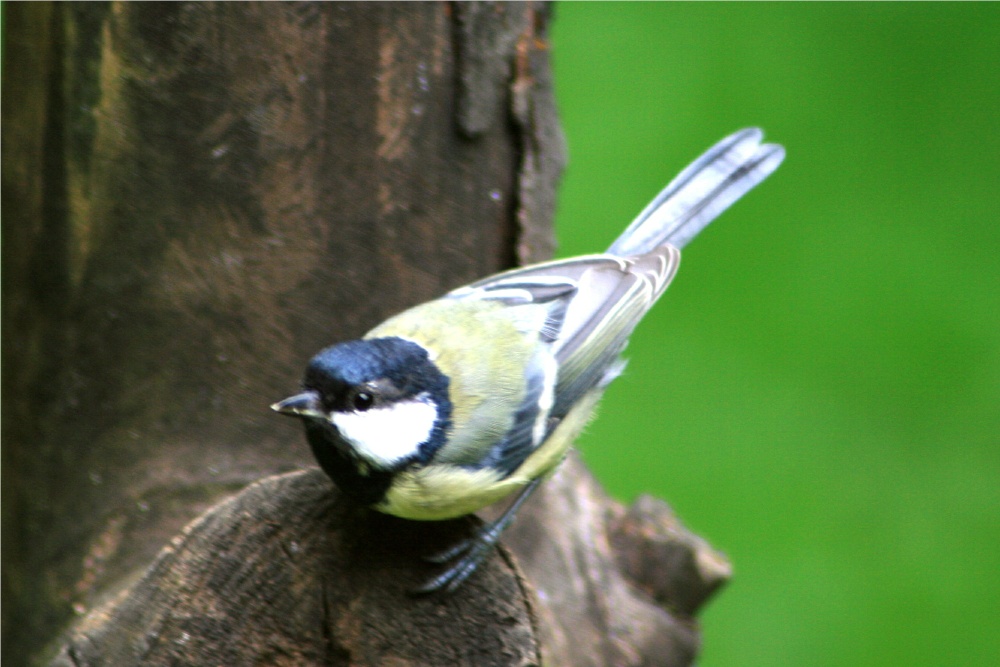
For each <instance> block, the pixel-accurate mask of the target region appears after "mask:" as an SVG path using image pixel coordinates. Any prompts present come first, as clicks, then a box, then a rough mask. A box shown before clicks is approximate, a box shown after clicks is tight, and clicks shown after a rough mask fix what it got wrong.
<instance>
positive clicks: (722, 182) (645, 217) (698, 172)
mask: <svg viewBox="0 0 1000 667" xmlns="http://www.w3.org/2000/svg"><path fill="white" fill-rule="evenodd" d="M763 138H764V133H763V132H762V131H761V130H760V129H758V128H749V129H746V130H741V131H739V132H736V133H735V134H732V135H730V136H728V137H726V138H725V139H723V140H722V141H720V142H719V143H717V144H715V145H714V146H712V147H711V148H710V149H708V150H707V151H705V153H704V154H702V155H701V157H699V158H698V159H697V160H695V161H694V162H692V163H691V164H690V165H689V166H688V167H687V168H686V169H685V170H684V171H682V172H681V173H680V174H679V175H678V176H677V177H676V178H675V179H674V180H672V181H671V182H670V183H669V184H668V185H667V187H665V188H664V189H663V190H662V191H661V192H660V194H659V195H657V196H656V198H655V199H653V201H651V202H650V203H649V205H648V206H646V208H645V209H643V211H642V213H640V214H639V215H638V216H637V217H636V219H635V220H633V221H632V224H630V225H629V226H628V228H627V229H626V230H625V231H624V232H622V234H621V235H620V236H619V237H618V238H617V239H616V240H615V242H614V243H613V244H611V247H610V248H608V254H611V255H621V256H626V257H627V256H629V255H641V254H644V253H647V252H650V251H651V250H652V249H653V248H656V247H657V246H659V245H662V244H663V243H669V244H670V245H672V246H674V247H676V248H683V247H684V246H685V245H687V244H688V242H689V241H690V240H691V239H693V238H694V237H695V236H697V235H698V233H699V232H701V230H702V229H704V228H705V227H706V226H707V225H708V223H710V222H712V220H714V219H715V218H716V217H718V216H719V214H721V213H722V212H723V211H725V210H726V209H727V208H729V206H730V205H732V204H733V203H734V202H735V201H736V200H737V199H739V198H740V197H742V196H743V195H745V194H746V193H747V192H749V191H750V190H751V189H753V187H754V186H756V185H757V184H758V183H760V182H761V181H763V180H764V179H765V178H767V177H768V176H769V175H770V174H771V173H772V172H773V171H774V170H775V169H777V168H778V166H779V165H780V164H781V161H782V160H783V159H784V158H785V149H784V148H782V147H781V146H779V145H777V144H762V143H761V141H762V139H763Z"/></svg>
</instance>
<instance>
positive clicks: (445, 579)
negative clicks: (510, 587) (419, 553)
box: [411, 526, 500, 595]
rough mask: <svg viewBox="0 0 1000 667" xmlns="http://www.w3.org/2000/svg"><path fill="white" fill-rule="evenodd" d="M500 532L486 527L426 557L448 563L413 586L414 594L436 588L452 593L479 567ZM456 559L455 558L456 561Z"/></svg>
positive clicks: (434, 591)
mask: <svg viewBox="0 0 1000 667" xmlns="http://www.w3.org/2000/svg"><path fill="white" fill-rule="evenodd" d="M499 538H500V531H496V530H494V527H493V526H488V527H487V528H486V529H485V530H482V531H480V532H479V533H477V534H476V535H475V536H474V537H470V538H468V539H465V540H462V541H460V542H458V543H457V544H455V545H454V546H452V547H450V548H448V549H446V550H444V551H442V552H440V553H436V554H432V555H430V556H426V557H425V559H424V560H426V561H428V562H430V563H435V564H437V565H443V564H445V563H451V565H449V566H448V568H447V569H446V570H445V571H444V572H442V573H440V574H438V575H436V576H435V577H432V578H431V579H430V580H428V581H427V582H426V583H424V584H423V585H421V586H419V587H417V588H415V589H413V590H412V591H411V594H413V595H429V594H431V593H437V592H439V591H442V592H445V593H452V592H454V591H455V589H457V588H458V587H459V586H461V585H462V583H463V582H464V581H465V580H466V579H468V578H469V577H470V576H471V575H472V573H473V572H475V571H476V568H478V567H479V565H480V563H482V562H483V561H484V560H485V559H486V557H487V556H489V553H490V551H491V550H492V549H493V548H494V547H495V546H496V543H497V541H498V540H499ZM456 559H458V560H456Z"/></svg>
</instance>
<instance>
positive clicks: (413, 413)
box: [331, 397, 437, 468]
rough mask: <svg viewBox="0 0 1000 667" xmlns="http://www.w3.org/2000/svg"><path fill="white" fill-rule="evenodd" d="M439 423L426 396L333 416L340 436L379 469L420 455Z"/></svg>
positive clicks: (433, 406) (433, 407)
mask: <svg viewBox="0 0 1000 667" xmlns="http://www.w3.org/2000/svg"><path fill="white" fill-rule="evenodd" d="M436 420H437V408H436V407H435V405H434V403H433V402H432V401H430V400H428V399H427V398H426V397H423V398H421V397H417V398H414V399H411V400H409V401H400V402H399V403H393V404H392V405H390V406H387V407H384V408H374V409H372V410H367V411H365V412H336V413H334V414H333V415H332V416H331V421H332V422H333V424H334V426H336V427H337V429H338V430H339V431H340V435H341V436H343V437H344V439H345V440H347V441H348V442H350V443H351V444H352V445H353V446H354V449H355V451H356V452H357V454H358V455H359V456H361V457H362V458H364V459H366V460H367V461H368V462H369V463H371V464H372V465H373V466H375V467H376V468H388V467H391V466H392V465H393V464H394V463H397V462H399V461H402V460H403V459H405V458H407V457H409V456H412V455H413V454H416V453H417V449H418V448H419V447H420V445H421V444H423V443H424V442H426V441H427V440H428V439H429V438H430V435H431V431H432V430H433V429H434V422H435V421H436Z"/></svg>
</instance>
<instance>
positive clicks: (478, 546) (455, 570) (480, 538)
mask: <svg viewBox="0 0 1000 667" xmlns="http://www.w3.org/2000/svg"><path fill="white" fill-rule="evenodd" d="M541 481H542V480H541V479H535V480H532V481H531V482H530V483H529V484H528V485H527V486H526V487H524V489H522V490H521V492H520V493H518V494H517V497H516V498H515V499H514V502H512V503H511V504H510V507H508V508H507V509H506V510H504V512H503V514H501V515H500V517H499V518H498V519H497V520H496V521H494V522H492V523H488V524H486V525H485V526H483V527H482V528H480V529H479V530H478V531H477V532H476V534H475V535H473V536H472V537H470V538H468V539H464V540H462V541H460V542H459V543H458V544H455V545H454V546H452V547H450V548H448V549H446V550H445V551H442V552H441V553H437V554H433V555H431V556H428V557H427V560H428V561H430V562H432V563H441V564H443V563H451V565H450V566H449V567H448V569H446V570H445V571H444V572H442V573H441V574H439V575H437V576H436V577H434V578H433V579H431V580H430V581H428V582H427V583H425V584H424V585H422V586H420V587H419V588H417V589H415V590H413V591H412V593H413V594H414V595H427V594H429V593H436V592H438V591H444V592H445V593H451V592H454V591H455V589H457V588H458V587H459V586H460V585H461V584H462V582H463V581H465V580H466V579H468V578H469V576H470V575H471V574H472V573H473V572H475V571H476V568H477V567H479V564H480V563H482V562H483V560H484V559H485V558H486V556H488V555H489V553H490V550H491V549H493V547H494V546H496V543H497V541H499V539H500V534H501V533H503V531H504V529H506V528H507V526H509V525H510V523H511V521H513V520H514V516H515V515H516V514H517V510H518V509H519V508H520V507H521V505H523V504H524V501H525V500H527V499H528V497H529V496H530V495H531V494H532V493H533V492H534V491H535V489H537V488H538V485H539V484H541ZM455 559H458V560H455ZM452 561H454V562H452Z"/></svg>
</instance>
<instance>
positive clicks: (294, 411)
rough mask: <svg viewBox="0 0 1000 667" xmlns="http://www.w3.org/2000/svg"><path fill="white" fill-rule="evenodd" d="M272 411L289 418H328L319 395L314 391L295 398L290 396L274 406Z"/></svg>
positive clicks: (297, 395)
mask: <svg viewBox="0 0 1000 667" xmlns="http://www.w3.org/2000/svg"><path fill="white" fill-rule="evenodd" d="M271 409H272V410H274V411H275V412H280V413H281V414H283V415H288V416H289V417H314V418H318V419H325V418H326V414H325V413H324V412H323V408H322V406H321V405H320V401H319V394H317V393H316V392H314V391H306V392H303V393H301V394H296V395H295V396H289V397H288V398H286V399H285V400H283V401H278V402H277V403H275V404H274V405H272V406H271Z"/></svg>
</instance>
